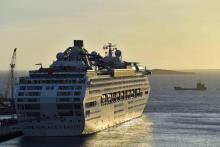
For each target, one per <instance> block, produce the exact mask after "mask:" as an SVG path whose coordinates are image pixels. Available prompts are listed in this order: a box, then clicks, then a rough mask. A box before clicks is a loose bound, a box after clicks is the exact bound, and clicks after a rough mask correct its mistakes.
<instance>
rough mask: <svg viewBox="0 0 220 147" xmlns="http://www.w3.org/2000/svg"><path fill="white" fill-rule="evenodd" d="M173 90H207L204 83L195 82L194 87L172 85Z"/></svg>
mask: <svg viewBox="0 0 220 147" xmlns="http://www.w3.org/2000/svg"><path fill="white" fill-rule="evenodd" d="M174 89H175V90H199V91H204V90H207V87H206V86H205V84H204V83H201V82H197V84H196V87H195V88H183V87H174Z"/></svg>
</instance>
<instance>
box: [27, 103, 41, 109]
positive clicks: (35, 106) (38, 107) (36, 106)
mask: <svg viewBox="0 0 220 147" xmlns="http://www.w3.org/2000/svg"><path fill="white" fill-rule="evenodd" d="M39 109H40V104H25V110H39Z"/></svg>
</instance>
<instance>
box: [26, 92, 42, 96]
mask: <svg viewBox="0 0 220 147" xmlns="http://www.w3.org/2000/svg"><path fill="white" fill-rule="evenodd" d="M40 95H41V93H40V92H26V93H25V96H40Z"/></svg>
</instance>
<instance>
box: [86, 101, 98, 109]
mask: <svg viewBox="0 0 220 147" xmlns="http://www.w3.org/2000/svg"><path fill="white" fill-rule="evenodd" d="M96 105H97V102H96V101H92V102H87V103H86V108H92V107H96Z"/></svg>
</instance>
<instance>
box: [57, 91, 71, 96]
mask: <svg viewBox="0 0 220 147" xmlns="http://www.w3.org/2000/svg"><path fill="white" fill-rule="evenodd" d="M72 94H73V93H72V92H57V96H71V95H72Z"/></svg>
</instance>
